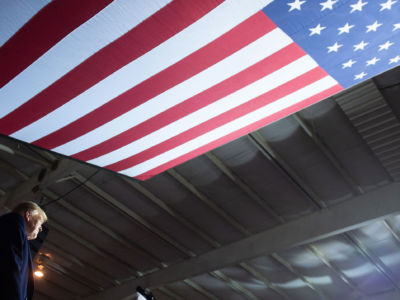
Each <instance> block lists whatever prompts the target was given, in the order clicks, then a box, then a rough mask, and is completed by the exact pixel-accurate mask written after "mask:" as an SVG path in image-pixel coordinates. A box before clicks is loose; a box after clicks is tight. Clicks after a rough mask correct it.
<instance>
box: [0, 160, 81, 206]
mask: <svg viewBox="0 0 400 300" xmlns="http://www.w3.org/2000/svg"><path fill="white" fill-rule="evenodd" d="M75 167H76V163H74V162H73V161H72V160H69V159H61V160H55V161H53V163H52V164H51V165H50V166H49V167H47V168H43V169H41V170H39V171H37V172H35V173H34V174H33V175H32V176H30V177H29V178H28V176H26V175H24V174H22V173H21V172H20V173H21V174H22V175H21V176H22V177H20V178H21V179H25V181H23V182H22V183H21V184H20V185H18V186H16V187H15V188H13V189H12V190H9V191H7V192H6V194H5V195H4V196H3V197H2V198H1V200H0V206H3V205H4V206H5V207H8V208H10V209H12V208H13V207H15V206H16V205H17V204H18V203H19V202H21V201H23V200H24V197H27V196H31V197H32V198H33V197H35V195H36V196H38V194H40V193H41V191H42V190H44V189H45V188H46V187H47V186H49V185H50V184H52V183H53V182H55V181H56V180H57V179H59V178H61V177H63V176H65V175H66V174H69V173H70V172H71V171H72V170H73V169H74V168H75Z"/></svg>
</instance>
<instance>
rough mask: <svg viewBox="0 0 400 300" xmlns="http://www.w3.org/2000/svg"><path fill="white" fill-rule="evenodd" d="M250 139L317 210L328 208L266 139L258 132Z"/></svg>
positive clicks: (252, 134)
mask: <svg viewBox="0 0 400 300" xmlns="http://www.w3.org/2000/svg"><path fill="white" fill-rule="evenodd" d="M247 137H248V139H249V140H250V141H251V142H252V143H253V144H254V145H255V146H256V147H257V149H258V150H260V152H261V153H262V154H263V155H264V156H265V157H266V158H267V159H268V160H269V161H270V162H271V163H272V164H273V165H274V166H275V167H276V168H277V169H278V171H280V172H281V173H282V174H283V175H284V176H285V177H286V178H287V179H288V180H289V181H290V182H291V183H293V184H294V186H295V187H297V188H298V189H299V190H300V191H302V192H304V194H305V195H307V196H308V197H309V199H310V202H311V203H312V204H313V205H314V206H315V207H316V208H322V207H327V205H326V203H325V202H323V201H322V200H321V199H318V196H317V195H316V193H315V192H314V191H313V190H312V189H311V188H310V187H308V186H307V185H306V184H305V182H304V180H303V179H302V178H301V177H300V176H299V175H298V174H297V173H296V172H295V171H294V170H293V169H292V168H291V167H290V166H289V165H288V164H287V163H286V162H285V161H284V160H283V159H282V158H281V157H280V155H279V154H278V153H276V151H274V150H273V149H272V147H271V145H270V144H269V143H268V142H267V141H266V140H265V138H264V137H263V136H262V135H261V134H260V133H258V132H257V131H256V132H253V133H250V134H248V135H247Z"/></svg>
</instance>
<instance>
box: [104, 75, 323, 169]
mask: <svg viewBox="0 0 400 300" xmlns="http://www.w3.org/2000/svg"><path fill="white" fill-rule="evenodd" d="M325 76H327V74H326V72H325V71H324V70H323V69H321V68H320V67H316V68H314V69H312V70H311V71H309V72H307V73H305V74H303V75H301V76H298V77H296V78H295V79H293V80H291V81H288V82H287V83H284V84H282V85H281V86H279V87H277V88H275V89H273V90H271V91H269V92H267V93H265V94H263V95H260V96H258V97H256V98H254V99H252V100H250V101H248V102H246V103H243V104H241V105H239V106H237V107H235V108H233V109H231V110H229V111H226V112H224V113H222V114H220V115H218V116H216V117H214V118H212V119H209V120H207V121H205V122H203V123H201V124H199V125H197V126H195V127H193V128H190V129H188V130H186V131H184V132H182V133H180V134H178V135H176V136H174V137H172V138H170V139H168V140H166V141H164V142H162V143H160V144H157V145H155V146H153V147H151V148H149V149H146V150H144V151H142V152H140V153H138V154H135V155H133V156H131V157H129V158H126V159H123V160H121V161H119V162H116V163H114V164H110V165H108V166H105V168H107V169H111V170H113V171H116V172H119V171H122V170H125V169H128V168H130V167H132V166H134V165H137V164H140V163H142V162H144V161H146V160H149V159H151V158H153V157H155V156H157V155H160V154H162V153H164V152H166V151H168V150H171V149H173V148H175V147H177V146H179V145H181V144H184V143H186V142H188V141H190V140H192V139H194V138H196V137H198V136H201V135H203V134H205V133H207V132H209V131H211V130H213V129H215V128H218V127H220V126H222V125H224V124H227V123H229V122H231V121H233V120H235V119H237V118H240V117H242V116H244V115H246V114H248V113H250V112H252V111H255V110H257V109H259V108H261V107H263V106H265V105H267V104H269V103H272V102H274V101H276V100H279V99H280V98H282V97H284V96H287V95H289V94H291V93H293V92H295V91H297V90H299V89H301V88H302V87H304V86H306V85H309V84H311V83H313V82H315V81H317V80H319V79H321V78H323V77H325Z"/></svg>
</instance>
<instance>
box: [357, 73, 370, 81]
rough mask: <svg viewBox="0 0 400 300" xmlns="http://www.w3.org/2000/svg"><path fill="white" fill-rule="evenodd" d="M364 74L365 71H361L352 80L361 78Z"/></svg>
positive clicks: (365, 74)
mask: <svg viewBox="0 0 400 300" xmlns="http://www.w3.org/2000/svg"><path fill="white" fill-rule="evenodd" d="M365 76H367V73H364V72H361V73H360V74H357V75H355V76H354V80H357V79H363V78H364V77H365Z"/></svg>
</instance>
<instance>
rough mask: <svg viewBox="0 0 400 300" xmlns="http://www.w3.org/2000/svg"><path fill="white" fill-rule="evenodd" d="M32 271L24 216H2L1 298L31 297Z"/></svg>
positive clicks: (22, 299)
mask: <svg viewBox="0 0 400 300" xmlns="http://www.w3.org/2000/svg"><path fill="white" fill-rule="evenodd" d="M32 297H33V271H32V258H31V252H30V249H29V243H28V240H27V238H26V233H25V221H24V218H23V217H22V216H21V215H19V214H16V213H9V214H5V215H3V216H1V217H0V299H3V300H26V299H28V300H31V299H32Z"/></svg>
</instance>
